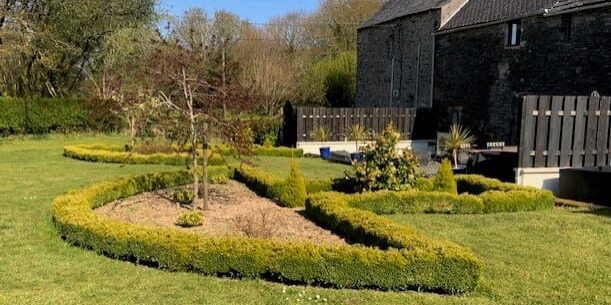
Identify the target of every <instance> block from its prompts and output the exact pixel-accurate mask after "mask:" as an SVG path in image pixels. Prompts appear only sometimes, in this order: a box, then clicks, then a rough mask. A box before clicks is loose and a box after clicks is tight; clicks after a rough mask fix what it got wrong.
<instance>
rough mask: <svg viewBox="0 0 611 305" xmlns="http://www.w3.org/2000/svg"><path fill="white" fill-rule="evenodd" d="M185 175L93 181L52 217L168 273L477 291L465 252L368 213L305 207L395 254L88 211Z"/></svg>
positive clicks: (64, 228)
mask: <svg viewBox="0 0 611 305" xmlns="http://www.w3.org/2000/svg"><path fill="white" fill-rule="evenodd" d="M220 170H221V171H222V170H225V171H227V169H226V168H225V169H220ZM190 177H191V175H190V174H189V173H188V172H187V171H179V172H171V173H156V174H147V175H142V176H137V177H133V178H124V179H118V180H114V181H109V182H103V183H98V184H95V185H93V186H90V187H86V188H83V189H80V190H76V191H73V192H70V193H68V194H67V195H63V196H60V197H58V198H56V199H55V201H54V202H53V208H52V209H53V210H52V212H53V219H54V222H55V224H56V226H57V228H58V230H59V232H60V234H61V236H62V237H63V238H64V239H65V240H66V241H68V242H70V243H71V244H75V245H79V246H82V247H85V248H89V249H91V250H93V251H96V252H97V253H101V254H104V255H107V256H109V257H113V258H117V259H124V260H130V261H134V262H136V263H140V264H145V265H150V266H156V267H159V268H161V269H166V270H171V271H191V272H197V273H202V274H206V275H217V276H230V277H235V278H264V279H270V280H274V281H279V282H285V283H304V284H311V285H319V286H325V287H336V288H353V289H362V288H373V289H379V290H406V289H419V290H427V291H439V292H448V293H461V292H469V291H472V290H473V289H474V288H475V286H476V285H477V282H478V279H479V275H480V270H481V266H480V262H479V260H478V259H477V258H476V257H475V256H474V255H473V254H472V253H471V252H470V251H469V250H467V249H464V248H461V247H459V246H457V245H454V244H452V243H449V242H438V241H434V240H432V239H429V238H426V237H423V236H419V235H417V234H416V233H414V232H411V230H410V229H408V228H404V227H401V226H398V225H394V224H392V223H389V222H384V221H383V220H382V219H380V217H379V216H376V215H374V214H373V213H369V212H365V211H359V210H356V209H350V208H347V207H345V205H344V206H340V205H337V204H331V203H328V201H324V200H320V199H318V200H317V201H311V202H310V203H309V206H310V208H309V213H310V214H312V215H318V217H317V218H318V219H319V220H320V219H325V218H326V219H329V220H332V219H337V220H338V221H337V222H335V223H336V227H338V226H341V227H342V228H344V229H343V230H344V231H345V232H346V233H348V234H347V235H349V236H352V237H354V236H358V235H357V234H355V233H356V232H359V230H363V231H365V232H367V233H368V234H369V235H366V236H372V237H373V238H375V239H372V241H371V242H366V244H380V243H381V242H380V241H382V240H384V238H386V239H387V240H389V242H388V245H392V246H397V248H388V249H386V250H382V249H380V248H373V247H365V246H361V245H354V246H347V245H346V246H328V245H316V244H312V243H307V242H302V243H287V242H280V241H272V240H265V239H257V238H245V237H210V236H205V235H200V234H193V233H189V232H184V231H180V230H177V229H163V228H151V227H145V226H140V225H133V224H127V223H122V222H119V221H115V220H111V219H108V218H104V217H101V216H98V215H96V214H94V213H93V209H94V208H96V207H100V206H103V205H104V204H107V203H109V202H112V201H114V200H117V199H121V198H125V197H129V196H133V195H136V194H139V193H142V192H149V191H155V190H159V189H165V188H171V187H175V186H179V185H184V184H187V183H189V182H190V179H191V178H190ZM319 198H320V197H319ZM327 223H328V224H329V225H332V224H334V222H332V221H327ZM348 228H352V229H353V231H354V232H350V231H348ZM389 232H393V234H392V235H388V234H389ZM394 232H399V233H400V234H395V233H394ZM395 235H396V236H398V237H396V238H394V237H391V236H395ZM377 239H379V240H377Z"/></svg>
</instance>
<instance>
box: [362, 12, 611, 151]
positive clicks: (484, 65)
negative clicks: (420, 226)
mask: <svg viewBox="0 0 611 305" xmlns="http://www.w3.org/2000/svg"><path fill="white" fill-rule="evenodd" d="M358 58H359V60H358V78H357V79H358V86H357V88H358V89H357V105H358V106H378V107H386V106H406V107H417V108H420V109H422V113H424V114H427V113H428V114H430V115H428V116H426V117H427V120H425V121H428V122H422V123H428V125H427V127H426V129H427V130H428V131H429V132H430V134H434V132H435V131H437V130H447V129H448V126H449V125H450V124H451V123H453V122H459V123H461V124H463V125H465V126H467V127H469V128H470V129H471V130H472V131H473V132H474V133H475V134H476V135H477V137H478V139H479V141H480V142H483V141H505V142H507V143H510V144H516V143H517V142H518V134H519V116H520V101H521V97H522V96H523V95H525V94H529V93H530V94H548V95H590V94H591V93H592V92H593V91H598V92H599V93H600V94H601V95H611V1H610V0H581V1H577V0H561V1H559V0H391V1H390V2H388V3H387V4H386V5H385V6H384V7H383V8H382V9H381V10H380V11H379V12H378V13H377V14H376V15H375V16H373V17H372V18H371V19H370V20H369V21H367V22H366V23H365V24H364V25H363V26H362V27H361V28H360V29H359V39H358ZM416 128H418V126H416Z"/></svg>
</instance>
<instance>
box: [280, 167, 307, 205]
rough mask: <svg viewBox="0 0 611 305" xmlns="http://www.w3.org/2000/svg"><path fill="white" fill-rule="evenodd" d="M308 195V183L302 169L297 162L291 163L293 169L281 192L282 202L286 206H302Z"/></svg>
mask: <svg viewBox="0 0 611 305" xmlns="http://www.w3.org/2000/svg"><path fill="white" fill-rule="evenodd" d="M307 197H308V193H307V191H306V184H305V181H304V180H303V177H302V176H301V171H300V170H299V166H298V165H297V163H296V162H294V161H293V162H292V163H291V169H290V171H289V176H288V178H287V179H286V181H285V182H284V186H283V187H282V191H281V193H280V202H282V203H284V204H285V206H286V207H290V208H294V207H302V206H304V205H305V200H306V198H307Z"/></svg>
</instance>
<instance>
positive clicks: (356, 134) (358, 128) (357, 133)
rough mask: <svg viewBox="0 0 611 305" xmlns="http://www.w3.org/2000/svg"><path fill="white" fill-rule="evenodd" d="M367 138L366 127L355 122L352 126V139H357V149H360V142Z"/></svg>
mask: <svg viewBox="0 0 611 305" xmlns="http://www.w3.org/2000/svg"><path fill="white" fill-rule="evenodd" d="M366 138H367V131H366V130H365V127H363V125H360V124H355V125H352V127H350V140H351V141H356V151H357V152H358V151H359V142H361V141H363V140H365V139H366Z"/></svg>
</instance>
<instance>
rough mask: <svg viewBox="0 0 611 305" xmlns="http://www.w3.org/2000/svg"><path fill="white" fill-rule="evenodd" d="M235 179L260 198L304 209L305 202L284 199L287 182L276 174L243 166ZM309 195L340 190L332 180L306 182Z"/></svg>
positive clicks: (237, 170)
mask: <svg viewBox="0 0 611 305" xmlns="http://www.w3.org/2000/svg"><path fill="white" fill-rule="evenodd" d="M235 179H236V180H237V181H240V182H242V183H244V184H246V186H248V187H249V188H250V189H251V190H253V191H254V192H255V193H257V194H258V195H259V196H263V197H266V198H270V199H273V200H278V203H279V204H280V205H282V206H285V207H302V206H304V203H305V200H304V201H301V200H289V199H288V198H289V197H286V196H285V197H284V198H283V197H282V194H283V192H284V189H285V188H286V186H287V181H286V180H285V179H282V177H278V176H276V175H274V174H271V173H267V172H265V171H263V170H261V169H259V168H256V167H252V166H249V165H246V164H242V165H240V166H239V167H237V168H236V169H235ZM304 183H305V187H306V192H307V194H314V193H320V192H328V191H331V190H338V189H337V188H335V186H336V184H337V183H336V181H334V180H331V179H321V180H305V181H304Z"/></svg>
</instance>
